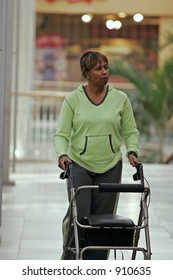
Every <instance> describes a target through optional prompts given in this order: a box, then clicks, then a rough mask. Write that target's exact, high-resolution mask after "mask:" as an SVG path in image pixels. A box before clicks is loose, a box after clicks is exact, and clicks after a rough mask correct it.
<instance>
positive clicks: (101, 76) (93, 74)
mask: <svg viewBox="0 0 173 280" xmlns="http://www.w3.org/2000/svg"><path fill="white" fill-rule="evenodd" d="M88 77H89V79H88V83H92V84H93V85H98V86H104V85H106V84H107V83H108V80H109V67H108V64H107V62H105V61H103V60H100V61H97V64H96V65H95V66H94V67H93V68H92V69H90V70H89V71H88Z"/></svg>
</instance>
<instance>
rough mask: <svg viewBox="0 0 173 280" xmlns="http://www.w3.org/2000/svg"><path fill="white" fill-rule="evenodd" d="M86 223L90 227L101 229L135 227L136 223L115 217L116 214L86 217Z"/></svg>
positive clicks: (125, 218) (128, 219)
mask: <svg viewBox="0 0 173 280" xmlns="http://www.w3.org/2000/svg"><path fill="white" fill-rule="evenodd" d="M85 222H86V223H87V224H88V225H90V226H100V227H123V228H127V227H133V226H134V222H133V221H132V220H131V219H130V218H127V217H123V216H119V215H114V214H105V215H103V214H101V215H89V216H87V217H85Z"/></svg>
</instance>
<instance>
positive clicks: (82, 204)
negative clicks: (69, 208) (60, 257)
mask: <svg viewBox="0 0 173 280" xmlns="http://www.w3.org/2000/svg"><path fill="white" fill-rule="evenodd" d="M121 175H122V161H119V162H118V163H117V165H116V166H115V167H113V168H112V169H111V170H109V171H107V172H105V173H102V174H98V173H92V172H90V171H88V170H86V169H84V168H83V167H81V166H79V165H78V164H76V163H75V162H73V164H72V177H71V179H72V182H71V180H70V178H69V179H68V186H67V187H68V188H67V189H68V197H69V199H70V189H71V184H72V183H73V186H75V188H78V187H79V186H84V185H98V184H99V183H120V182H121ZM118 198H119V194H117V193H106V192H104V193H100V192H99V191H98V190H97V189H92V190H88V189H87V190H83V191H81V192H80V193H79V195H78V196H77V211H78V219H80V218H82V217H84V216H87V215H89V214H112V213H116V208H117V203H118ZM67 216H68V212H67V215H66V217H67ZM66 217H65V218H64V220H65V219H66ZM107 258H108V251H107V250H104V251H103V250H101V251H100V250H97V251H96V250H91V251H86V252H85V254H84V259H88V260H89V259H90V260H105V259H107Z"/></svg>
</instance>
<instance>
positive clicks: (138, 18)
mask: <svg viewBox="0 0 173 280" xmlns="http://www.w3.org/2000/svg"><path fill="white" fill-rule="evenodd" d="M133 19H134V21H136V22H140V21H142V20H143V19H144V16H143V15H142V14H135V15H134V16H133Z"/></svg>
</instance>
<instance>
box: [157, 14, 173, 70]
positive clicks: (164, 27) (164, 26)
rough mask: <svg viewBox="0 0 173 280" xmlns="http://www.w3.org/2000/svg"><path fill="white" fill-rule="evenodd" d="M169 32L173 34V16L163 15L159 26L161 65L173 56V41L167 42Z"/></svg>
mask: <svg viewBox="0 0 173 280" xmlns="http://www.w3.org/2000/svg"><path fill="white" fill-rule="evenodd" d="M168 34H172V36H173V18H169V17H167V18H164V17H161V18H160V26H159V46H160V47H161V50H160V51H159V66H162V65H163V64H164V62H165V61H166V60H167V59H169V58H170V57H172V56H173V43H172V44H170V43H169V44H167V43H168V40H167V36H168Z"/></svg>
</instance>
